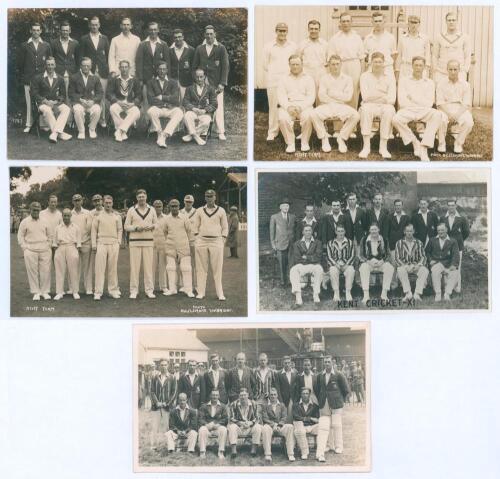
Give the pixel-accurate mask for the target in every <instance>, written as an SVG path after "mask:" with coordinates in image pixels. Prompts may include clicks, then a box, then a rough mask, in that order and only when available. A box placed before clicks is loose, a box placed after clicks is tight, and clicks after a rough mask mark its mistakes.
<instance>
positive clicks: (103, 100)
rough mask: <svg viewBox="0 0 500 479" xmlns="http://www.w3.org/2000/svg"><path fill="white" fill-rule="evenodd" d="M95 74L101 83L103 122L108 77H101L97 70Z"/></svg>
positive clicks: (104, 118) (103, 118)
mask: <svg viewBox="0 0 500 479" xmlns="http://www.w3.org/2000/svg"><path fill="white" fill-rule="evenodd" d="M95 74H96V75H97V76H98V77H99V79H100V80H101V85H102V100H101V121H102V122H105V121H106V88H107V87H108V79H107V78H102V77H101V76H100V75H99V73H98V72H97V71H96V73H95Z"/></svg>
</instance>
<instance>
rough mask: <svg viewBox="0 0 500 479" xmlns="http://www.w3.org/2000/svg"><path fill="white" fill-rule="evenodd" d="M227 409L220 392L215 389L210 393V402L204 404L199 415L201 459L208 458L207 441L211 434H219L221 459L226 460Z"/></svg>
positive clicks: (218, 441) (218, 443)
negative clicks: (220, 397) (220, 399)
mask: <svg viewBox="0 0 500 479" xmlns="http://www.w3.org/2000/svg"><path fill="white" fill-rule="evenodd" d="M227 422H228V415H227V407H226V405H225V404H222V403H221V402H220V401H219V391H217V389H214V390H213V391H212V392H211V393H210V402H208V403H206V404H202V405H201V407H200V410H199V413H198V425H199V426H200V429H199V430H198V445H199V448H200V458H201V459H205V458H206V457H207V454H206V451H207V441H208V437H209V435H211V434H217V445H218V450H219V454H218V456H219V459H224V452H225V450H226V438H227Z"/></svg>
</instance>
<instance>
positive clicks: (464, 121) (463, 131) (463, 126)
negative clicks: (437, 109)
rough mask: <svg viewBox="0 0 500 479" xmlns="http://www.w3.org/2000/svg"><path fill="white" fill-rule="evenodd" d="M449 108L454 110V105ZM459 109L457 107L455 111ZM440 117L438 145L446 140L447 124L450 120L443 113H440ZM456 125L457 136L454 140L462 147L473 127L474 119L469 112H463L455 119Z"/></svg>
mask: <svg viewBox="0 0 500 479" xmlns="http://www.w3.org/2000/svg"><path fill="white" fill-rule="evenodd" d="M450 108H453V109H455V106H454V105H450ZM458 108H460V106H459V105H457V106H456V109H457V110H458ZM441 116H442V123H441V129H440V130H439V143H444V141H445V138H446V133H447V130H448V123H449V121H450V119H449V118H448V115H446V113H445V112H444V111H441ZM457 124H458V128H457V129H458V134H457V138H456V142H457V143H458V144H459V145H463V144H464V143H465V140H466V139H467V136H468V135H469V133H470V132H471V131H472V128H473V126H474V118H472V114H471V112H470V111H469V110H467V111H464V112H463V113H462V114H461V115H460V116H459V117H458V118H457Z"/></svg>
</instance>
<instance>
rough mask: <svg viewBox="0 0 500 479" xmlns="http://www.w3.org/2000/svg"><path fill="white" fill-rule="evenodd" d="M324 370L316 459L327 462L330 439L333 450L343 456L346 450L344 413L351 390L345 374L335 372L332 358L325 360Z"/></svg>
mask: <svg viewBox="0 0 500 479" xmlns="http://www.w3.org/2000/svg"><path fill="white" fill-rule="evenodd" d="M323 366H324V370H323V372H322V373H321V374H320V375H319V377H318V403H319V404H318V406H319V410H320V418H319V423H318V442H317V450H316V457H317V458H318V461H319V462H325V452H326V448H327V442H328V438H329V436H330V435H331V437H332V439H333V444H330V446H333V450H334V452H335V453H336V454H342V452H343V450H344V442H343V434H342V411H343V408H344V402H345V401H347V399H348V397H349V394H350V390H349V385H348V384H347V381H346V379H345V377H344V376H343V374H341V373H339V372H338V371H335V370H334V368H333V362H332V358H331V356H325V357H324V358H323Z"/></svg>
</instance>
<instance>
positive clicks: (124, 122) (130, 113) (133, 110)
mask: <svg viewBox="0 0 500 479" xmlns="http://www.w3.org/2000/svg"><path fill="white" fill-rule="evenodd" d="M109 112H110V113H111V118H113V123H114V125H115V129H116V130H122V131H124V132H127V131H128V130H129V128H130V127H131V126H132V125H133V124H134V123H135V122H136V121H137V120H138V119H139V118H140V117H141V111H140V110H139V108H138V107H136V106H135V105H134V106H131V107H130V108H129V109H127V110H124V109H123V108H122V107H121V106H120V105H118V103H113V104H112V105H111V106H110V107H109ZM122 112H125V113H126V116H125V118H122V117H121V116H120V113H122Z"/></svg>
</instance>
